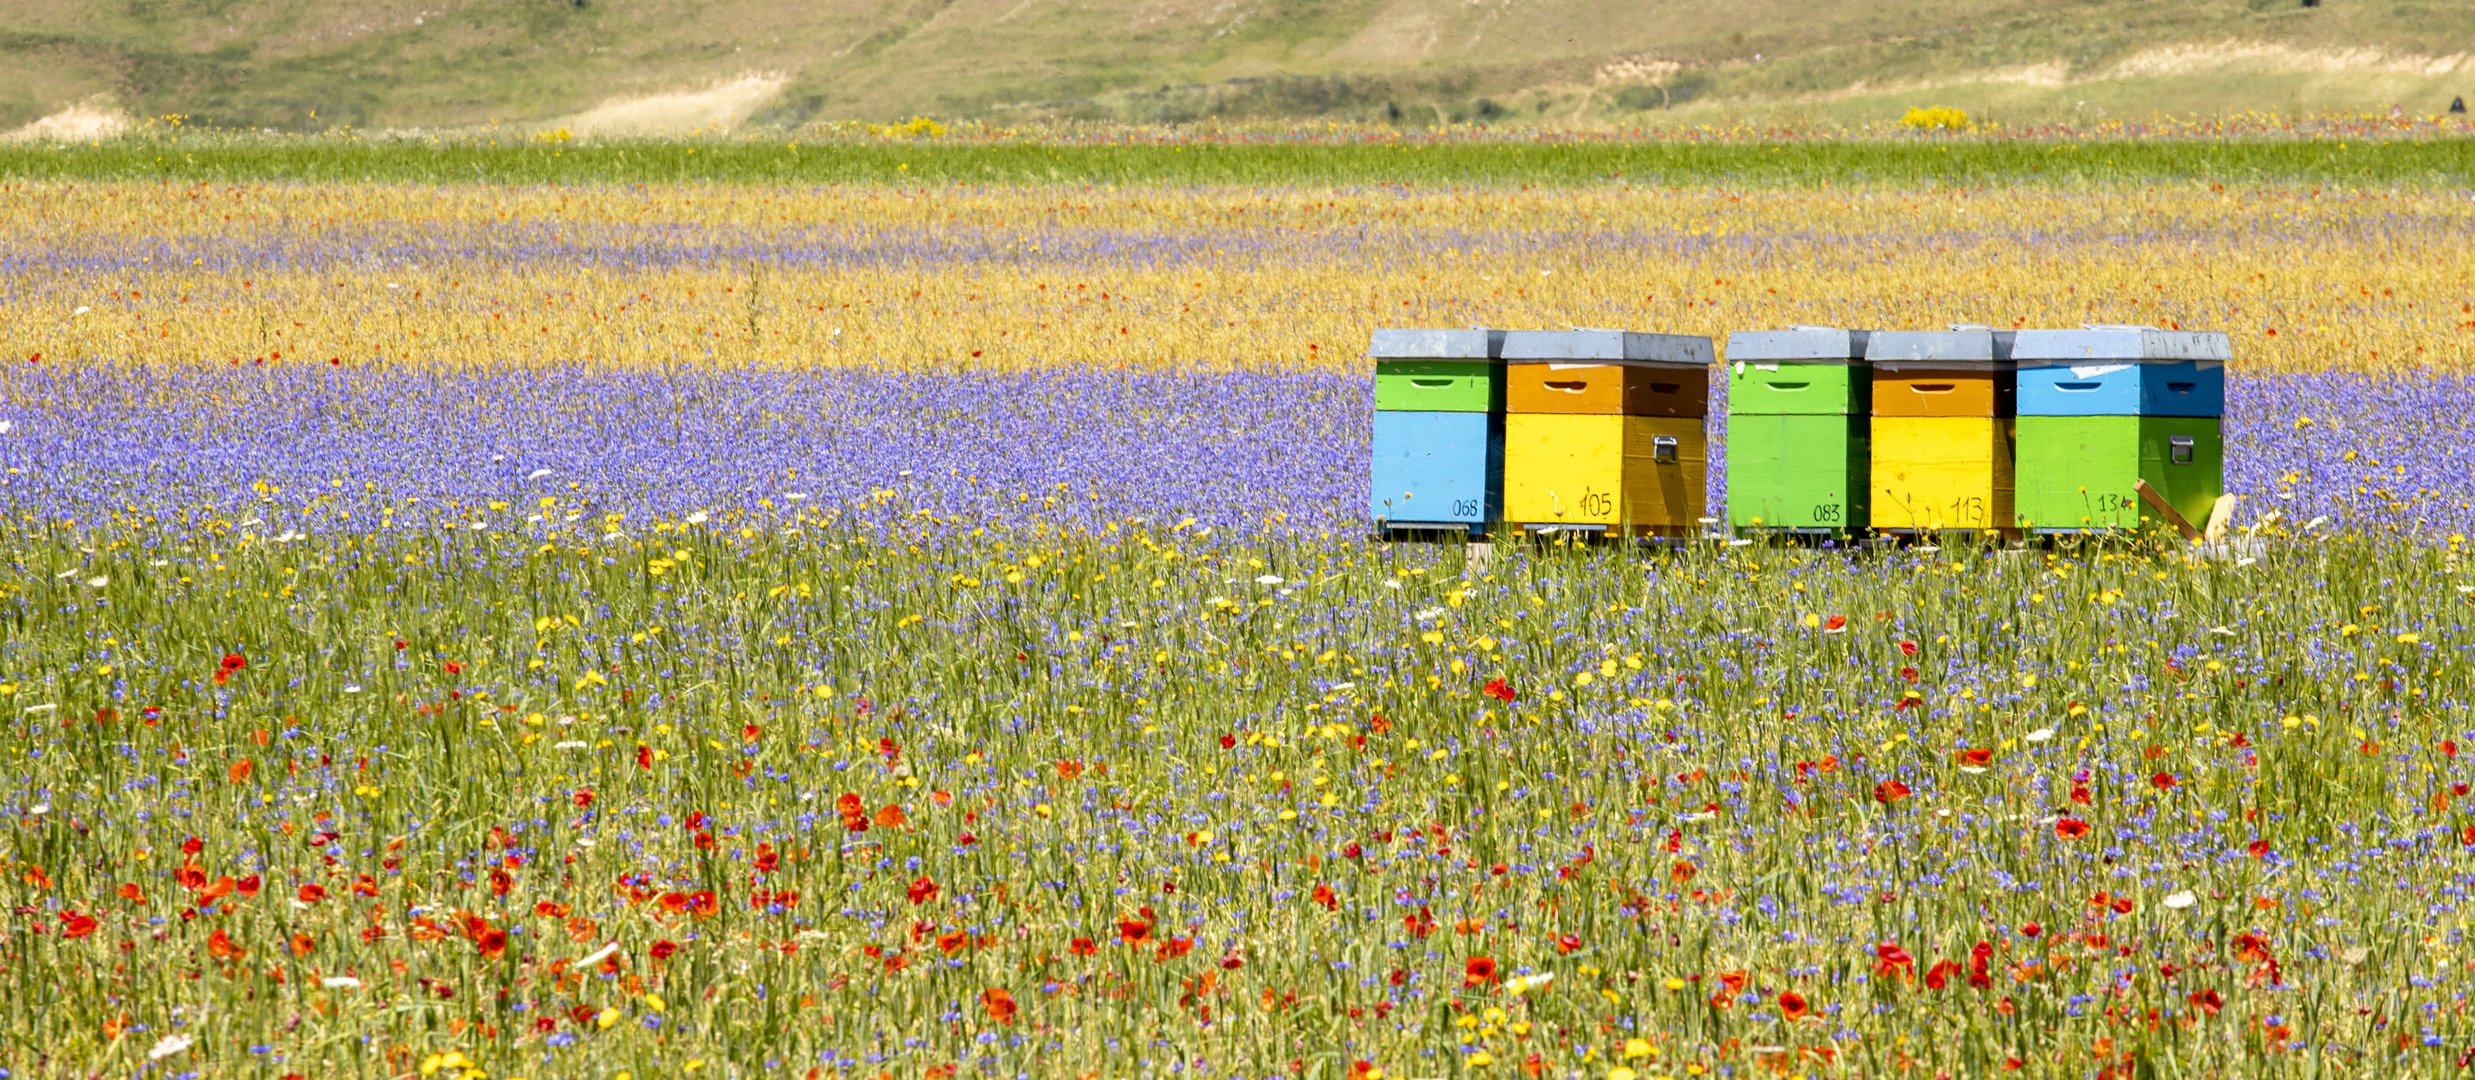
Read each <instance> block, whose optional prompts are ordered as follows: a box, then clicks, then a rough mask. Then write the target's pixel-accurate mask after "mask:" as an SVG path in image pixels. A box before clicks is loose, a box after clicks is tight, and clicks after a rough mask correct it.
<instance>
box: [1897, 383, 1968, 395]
mask: <svg viewBox="0 0 2475 1080" xmlns="http://www.w3.org/2000/svg"><path fill="white" fill-rule="evenodd" d="M1908 385H1909V386H1910V387H1912V388H1913V389H1915V390H1916V392H1917V393H1920V394H1947V393H1950V392H1951V391H1953V390H1957V389H1959V384H1958V383H1946V382H1921V383H1910V384H1908Z"/></svg>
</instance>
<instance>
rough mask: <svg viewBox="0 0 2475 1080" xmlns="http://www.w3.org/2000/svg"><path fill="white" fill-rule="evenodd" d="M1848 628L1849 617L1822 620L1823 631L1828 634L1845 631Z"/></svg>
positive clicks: (1841, 616) (1835, 616)
mask: <svg viewBox="0 0 2475 1080" xmlns="http://www.w3.org/2000/svg"><path fill="white" fill-rule="evenodd" d="M1847 628H1848V617H1847V616H1845V615H1833V616H1831V617H1830V618H1827V619H1824V620H1822V629H1823V630H1824V631H1826V632H1829V631H1839V630H1845V629H1847Z"/></svg>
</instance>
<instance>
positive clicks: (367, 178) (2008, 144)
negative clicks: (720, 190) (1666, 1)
mask: <svg viewBox="0 0 2475 1080" xmlns="http://www.w3.org/2000/svg"><path fill="white" fill-rule="evenodd" d="M0 177H4V178H8V179H13V180H48V181H76V180H152V179H162V180H175V181H294V182H305V183H333V182H381V183H426V184H437V183H492V184H629V183H676V182H703V183H751V184H839V183H909V184H920V183H936V184H942V183H972V184H1023V183H1063V184H1255V185H1280V184H1315V185H1326V184H1341V185H1349V184H1383V183H1407V184H1421V185H1432V184H1484V185H1510V184H1533V185H1546V186H1573V185H1585V184H1601V183H1609V182H1631V183H1641V184H1654V185H1655V184H1671V185H1683V184H1694V185H1701V184H1741V185H1746V186H1764V187H1776V186H1804V185H1814V184H1822V183H1834V184H1847V183H1870V184H1892V185H1904V186H1917V185H1925V186H1933V185H1953V186H1974V185H1982V184H2007V183H2021V182H2034V183H2052V184H2065V185H2070V184H2090V183H2142V182H2160V181H2165V182H2222V183H2285V184H2327V185H2333V186H2346V187H2401V186H2402V187H2443V188H2446V187H2464V186H2469V185H2471V184H2475V143H2470V142H2468V141H2466V140H2458V139H2389V140H2368V141H2367V140H2353V141H2337V140H2240V141H2235V140H2229V141H2204V140H2170V141H2169V140H2161V141H2148V142H2134V141H2112V142H2039V141H2027V140H2021V141H1971V140H1936V139H1919V140H1916V141H1902V140H1880V141H1834V142H1773V143H1614V142H1610V143H1578V144H1576V143H1542V142H1500V143H1444V144H1434V143H1429V144H1417V143H1395V144H1333V143H1248V144H1199V143H1186V144H1173V145H1061V144H1052V143H957V142H944V143H939V142H918V143H824V144H810V145H793V144H791V143H788V142H778V143H755V142H730V143H716V142H706V143H679V142H663V143H652V142H648V143H608V144H590V145H580V144H549V143H521V144H513V145H485V144H473V143H451V144H445V145H423V144H417V143H393V142H358V141H343V140H323V139H322V140H290V139H282V138H270V139H258V138H230V137H209V138H182V139H173V140H142V141H132V142H120V143H106V144H100V145H77V146H45V145H16V146H0Z"/></svg>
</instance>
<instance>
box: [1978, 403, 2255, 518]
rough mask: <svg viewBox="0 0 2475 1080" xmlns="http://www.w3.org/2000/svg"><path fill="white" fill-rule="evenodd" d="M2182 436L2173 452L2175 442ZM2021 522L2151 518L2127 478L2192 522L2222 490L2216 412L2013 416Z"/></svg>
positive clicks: (2221, 440)
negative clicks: (2199, 414)
mask: <svg viewBox="0 0 2475 1080" xmlns="http://www.w3.org/2000/svg"><path fill="white" fill-rule="evenodd" d="M2178 439H2179V440H2186V442H2185V443H2184V445H2183V447H2182V452H2181V453H2179V454H2178V453H2177V449H2178V448H2177V445H2176V443H2177V440H2178ZM2018 447H2019V450H2018V453H2019V463H2018V469H2017V473H2018V478H2019V498H2018V502H2017V507H2016V509H2017V513H2018V515H2019V524H2020V526H2021V527H2022V528H2030V529H2046V530H2066V531H2102V530H2107V529H2122V530H2133V529H2138V528H2140V527H2141V525H2142V522H2143V521H2144V520H2145V519H2148V518H2150V517H2152V516H2153V515H2151V514H2150V513H2149V512H2148V507H2147V504H2146V503H2144V502H2142V501H2141V499H2140V496H2139V492H2138V491H2136V490H2134V489H2133V487H2132V482H2133V481H2135V480H2146V481H2148V484H2149V486H2150V487H2152V488H2155V489H2157V491H2158V493H2159V494H2162V495H2164V496H2165V499H2166V502H2167V503H2169V504H2171V505H2172V506H2173V507H2174V509H2175V512H2176V513H2179V514H2181V515H2183V517H2184V518H2185V519H2186V520H2188V521H2190V522H2191V523H2192V524H2195V525H2197V524H2200V523H2201V522H2203V521H2206V520H2207V519H2208V514H2209V508H2210V506H2211V505H2212V504H2214V503H2215V502H2216V501H2217V497H2218V496H2219V495H2220V494H2223V493H2224V491H2225V453H2226V451H2225V447H2226V444H2225V436H2224V434H2223V431H2222V428H2221V425H2220V422H2219V420H2218V419H2217V418H2215V417H2177V416H2023V417H2020V418H2019V441H2018Z"/></svg>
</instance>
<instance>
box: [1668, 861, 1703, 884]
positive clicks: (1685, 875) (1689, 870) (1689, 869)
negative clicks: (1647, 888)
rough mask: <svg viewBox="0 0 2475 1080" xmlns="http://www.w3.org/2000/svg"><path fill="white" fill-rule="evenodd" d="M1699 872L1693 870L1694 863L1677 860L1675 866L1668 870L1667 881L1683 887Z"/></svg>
mask: <svg viewBox="0 0 2475 1080" xmlns="http://www.w3.org/2000/svg"><path fill="white" fill-rule="evenodd" d="M1699 872H1700V871H1698V870H1695V869H1694V868H1693V864H1692V863H1689V862H1686V861H1684V860H1682V859H1678V860H1676V863H1675V865H1673V866H1670V867H1668V868H1667V879H1668V880H1669V881H1673V882H1675V883H1676V884H1678V885H1682V884H1684V883H1685V882H1688V881H1691V880H1693V875H1694V874H1696V873H1699Z"/></svg>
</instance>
